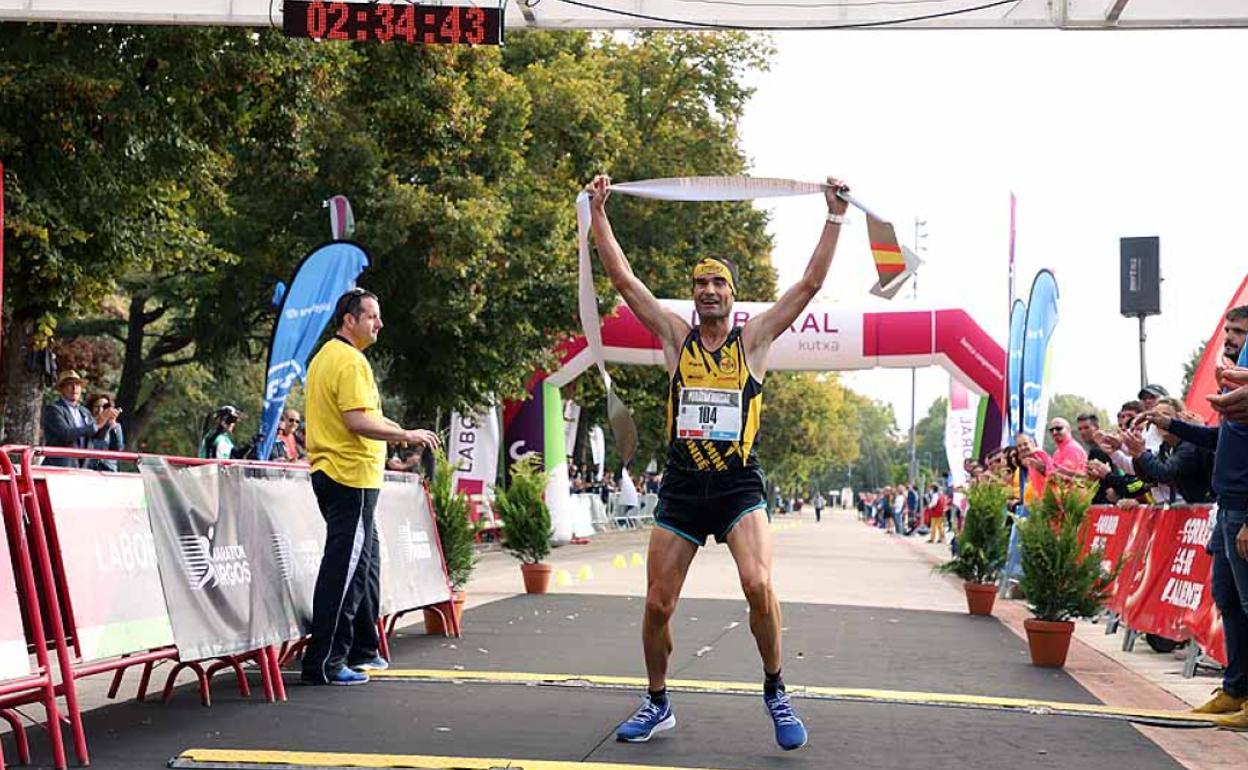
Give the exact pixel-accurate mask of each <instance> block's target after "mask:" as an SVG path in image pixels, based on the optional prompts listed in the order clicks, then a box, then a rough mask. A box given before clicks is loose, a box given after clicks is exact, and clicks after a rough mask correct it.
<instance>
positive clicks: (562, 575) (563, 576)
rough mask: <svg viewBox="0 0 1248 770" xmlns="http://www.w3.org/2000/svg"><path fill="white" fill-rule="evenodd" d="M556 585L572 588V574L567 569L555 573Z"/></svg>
mask: <svg viewBox="0 0 1248 770" xmlns="http://www.w3.org/2000/svg"><path fill="white" fill-rule="evenodd" d="M555 585H557V586H570V585H572V573H570V572H568V571H567V570H566V569H561V570H559V571H558V572H556V573H555Z"/></svg>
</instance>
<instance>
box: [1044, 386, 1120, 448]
mask: <svg viewBox="0 0 1248 770" xmlns="http://www.w3.org/2000/svg"><path fill="white" fill-rule="evenodd" d="M1081 414H1095V415H1096V417H1097V419H1098V420H1099V421H1100V424H1101V425H1111V424H1112V423H1110V422H1109V421H1108V418H1107V417H1106V415H1105V410H1103V409H1100V408H1098V407H1097V406H1096V405H1095V404H1093V403H1092V402H1091V401H1089V400H1088V399H1086V398H1084V397H1083V396H1075V395H1071V394H1069V393H1054V394H1053V398H1052V399H1050V401H1049V416H1048V417H1047V418H1045V420H1046V421H1045V422H1044V423H1043V424H1041V426H1040V427H1041V429H1042V430H1044V451H1046V452H1048V453H1050V454H1052V453H1053V451H1054V450H1055V449H1057V446H1056V445H1055V444H1054V443H1053V437H1052V436H1050V435H1049V432H1048V430H1047V428H1048V421H1050V420H1053V419H1055V418H1057V417H1064V418H1065V419H1066V420H1067V421H1068V422H1069V423H1070V429H1071V431H1072V432H1073V431H1074V430H1075V427H1076V426H1075V423H1076V422H1077V419H1078V417H1079V415H1081ZM1073 438H1074V440H1076V441H1078V440H1079V438H1078V436H1077V435H1076V436H1073Z"/></svg>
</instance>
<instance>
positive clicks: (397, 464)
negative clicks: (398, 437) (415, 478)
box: [386, 442, 421, 473]
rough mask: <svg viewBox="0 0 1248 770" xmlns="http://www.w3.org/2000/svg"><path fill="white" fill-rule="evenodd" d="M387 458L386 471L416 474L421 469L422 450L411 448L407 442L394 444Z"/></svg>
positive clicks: (391, 445) (390, 445)
mask: <svg viewBox="0 0 1248 770" xmlns="http://www.w3.org/2000/svg"><path fill="white" fill-rule="evenodd" d="M389 447H390V452H389V455H388V456H387V457H386V470H388V471H399V472H401V473H416V472H417V470H419V468H420V455H421V449H420V448H418V447H414V446H410V445H409V444H407V443H406V442H392V443H391V444H389Z"/></svg>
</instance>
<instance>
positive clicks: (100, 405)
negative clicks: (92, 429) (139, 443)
mask: <svg viewBox="0 0 1248 770" xmlns="http://www.w3.org/2000/svg"><path fill="white" fill-rule="evenodd" d="M112 408H113V399H112V398H110V397H109V396H107V395H105V394H104V393H96V394H95V395H93V396H91V397H90V398H88V399H87V411H88V412H90V413H91V418H92V420H96V419H98V418H99V416H100V414H101V413H102V412H104V411H105V410H107V409H112ZM87 448H88V449H99V450H101V451H104V452H123V451H125V449H126V438H125V434H124V433H122V431H121V423H119V422H113V423H110V424H109V426H108V428H107V429H105V433H104V436H103V437H99V434H96V436H93V437H92V438H91V440H90V441H89V442H88V445H87ZM87 468H88V469H90V470H93V471H113V472H115V471H116V470H117V461H116V460H104V459H101V458H97V457H93V458H91V459H90V460H87Z"/></svg>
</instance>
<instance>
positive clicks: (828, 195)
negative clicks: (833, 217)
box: [823, 176, 849, 214]
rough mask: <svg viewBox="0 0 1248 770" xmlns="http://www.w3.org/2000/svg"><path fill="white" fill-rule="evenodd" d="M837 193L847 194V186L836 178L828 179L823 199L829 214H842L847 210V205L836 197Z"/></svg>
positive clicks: (842, 199)
mask: <svg viewBox="0 0 1248 770" xmlns="http://www.w3.org/2000/svg"><path fill="white" fill-rule="evenodd" d="M839 192H844V193H847V192H849V186H848V185H846V184H845V183H844V182H842V181H841V180H839V179H837V178H836V177H831V176H830V177H828V187H827V189H825V190H824V191H823V197H824V198H825V199H826V200H827V202H828V213H829V214H844V213H845V212H846V211H847V210H849V203H848V202H847V201H846V200H845V199H844V198H842V197H841V196H839V195H837V193H839Z"/></svg>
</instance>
